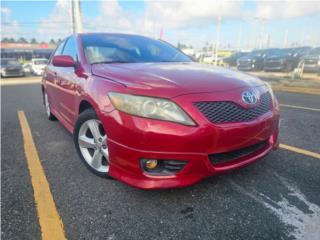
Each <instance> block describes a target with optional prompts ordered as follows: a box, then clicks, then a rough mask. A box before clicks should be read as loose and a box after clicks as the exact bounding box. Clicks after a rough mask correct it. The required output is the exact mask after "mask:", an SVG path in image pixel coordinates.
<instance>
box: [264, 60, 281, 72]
mask: <svg viewBox="0 0 320 240" xmlns="http://www.w3.org/2000/svg"><path fill="white" fill-rule="evenodd" d="M285 69H286V63H280V62H277V63H274V62H272V63H265V65H264V67H263V70H265V71H283V70H285Z"/></svg>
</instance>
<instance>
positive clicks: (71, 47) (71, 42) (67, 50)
mask: <svg viewBox="0 0 320 240" xmlns="http://www.w3.org/2000/svg"><path fill="white" fill-rule="evenodd" d="M62 55H68V56H71V57H72V58H73V60H74V61H75V62H78V51H77V42H76V39H75V38H74V37H70V38H69V39H68V40H67V43H66V45H65V46H64V48H63V53H62Z"/></svg>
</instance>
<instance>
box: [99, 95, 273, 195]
mask: <svg viewBox="0 0 320 240" xmlns="http://www.w3.org/2000/svg"><path fill="white" fill-rule="evenodd" d="M242 91H243V89H237V90H234V91H230V93H229V94H230V96H231V97H230V100H233V101H234V102H236V101H238V100H237V98H238V95H239V94H238V93H240V92H242ZM226 95H228V94H226V93H225V92H224V93H215V94H214V96H213V94H201V95H197V94H195V95H186V96H181V97H177V98H175V99H174V101H175V102H177V103H178V104H179V105H180V106H181V107H183V108H184V109H185V110H186V111H187V112H188V113H190V115H191V117H192V118H193V119H194V120H195V121H196V122H197V124H198V125H197V126H196V127H190V126H184V125H181V124H176V123H171V122H164V121H158V120H151V119H145V118H140V117H134V116H130V115H128V114H125V113H122V112H119V111H117V110H114V111H112V112H111V113H103V114H102V116H101V117H100V118H101V120H102V124H103V126H104V128H105V129H106V132H107V133H108V147H109V151H110V172H109V173H110V175H111V176H112V177H114V178H116V179H119V180H120V181H122V182H125V183H127V184H129V185H131V186H134V187H138V188H142V189H157V188H174V187H184V186H188V185H192V184H195V183H196V182H198V181H200V180H201V179H203V178H206V177H209V176H213V175H216V174H219V173H223V172H226V171H230V170H234V169H237V168H240V167H242V166H245V165H248V164H250V163H252V162H254V161H256V160H258V159H260V158H262V157H263V156H265V155H267V154H268V153H269V152H270V151H271V150H272V149H275V148H277V146H278V132H279V112H278V110H277V107H274V108H273V109H272V110H271V111H269V112H268V113H266V114H264V115H262V116H260V117H258V118H257V119H255V120H253V121H250V122H242V123H226V124H218V125H216V124H213V123H211V122H209V120H207V119H206V118H205V117H204V116H203V115H202V114H201V113H200V112H199V111H197V110H196V109H195V108H194V107H193V106H192V105H191V104H189V103H192V102H196V101H197V99H198V98H201V99H203V100H212V99H217V100H219V99H220V98H223V99H225V98H226V97H225V96H226ZM263 140H266V142H267V144H266V145H265V146H264V147H263V148H261V149H259V150H258V151H255V152H253V153H251V154H249V155H246V156H243V157H240V158H238V159H236V160H232V161H230V162H225V163H222V164H217V165H214V164H212V163H211V161H210V155H211V154H214V153H222V152H229V151H233V150H237V149H241V148H245V147H248V146H251V145H254V144H256V143H258V142H260V141H263ZM141 159H158V160H177V161H179V160H181V161H187V164H186V165H185V167H184V168H183V169H182V170H181V171H179V172H177V173H175V174H171V175H150V174H149V173H147V172H145V171H144V170H143V169H142V168H141V165H140V160H141Z"/></svg>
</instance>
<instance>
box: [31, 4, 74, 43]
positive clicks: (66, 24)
mask: <svg viewBox="0 0 320 240" xmlns="http://www.w3.org/2000/svg"><path fill="white" fill-rule="evenodd" d="M37 32H38V38H39V39H40V40H46V41H47V40H49V39H51V38H54V39H57V38H61V39H63V38H65V37H67V36H68V35H70V34H71V24H70V1H65V0H58V1H57V2H56V5H55V7H54V9H53V10H52V12H51V13H50V14H49V15H48V17H46V18H45V19H41V20H40V23H39V26H38V30H37Z"/></svg>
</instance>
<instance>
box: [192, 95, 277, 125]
mask: <svg viewBox="0 0 320 240" xmlns="http://www.w3.org/2000/svg"><path fill="white" fill-rule="evenodd" d="M194 105H195V106H196V107H197V108H198V109H199V111H200V112H201V113H202V114H203V115H204V116H205V117H206V118H207V119H208V120H209V121H210V122H212V123H231V122H248V121H251V120H254V119H256V118H258V117H259V116H262V115H263V114H265V113H267V112H268V111H270V110H271V109H272V97H271V95H270V93H264V94H262V95H261V98H260V102H259V103H258V105H257V106H255V107H254V108H250V109H245V108H243V107H241V106H240V105H238V104H236V103H234V102H230V101H222V102H195V103H194Z"/></svg>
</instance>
